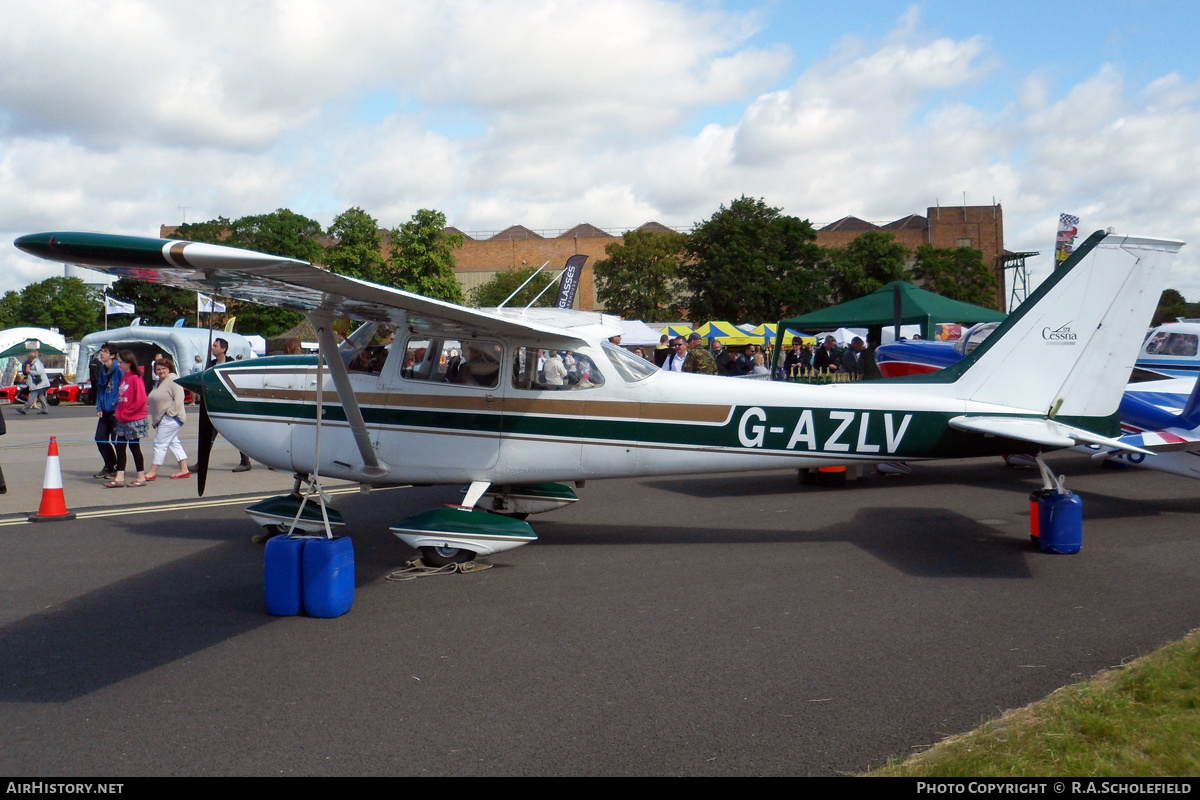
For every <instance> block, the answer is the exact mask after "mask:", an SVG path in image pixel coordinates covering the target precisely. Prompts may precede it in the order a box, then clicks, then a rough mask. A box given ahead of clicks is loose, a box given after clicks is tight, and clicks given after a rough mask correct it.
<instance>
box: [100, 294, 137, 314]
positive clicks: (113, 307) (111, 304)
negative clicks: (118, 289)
mask: <svg viewBox="0 0 1200 800" xmlns="http://www.w3.org/2000/svg"><path fill="white" fill-rule="evenodd" d="M135 311H137V309H136V308H134V305H133V303H122V302H121V301H120V300H118V299H116V298H115V297H109V296H108V295H104V316H108V315H109V314H132V313H133V312H135Z"/></svg>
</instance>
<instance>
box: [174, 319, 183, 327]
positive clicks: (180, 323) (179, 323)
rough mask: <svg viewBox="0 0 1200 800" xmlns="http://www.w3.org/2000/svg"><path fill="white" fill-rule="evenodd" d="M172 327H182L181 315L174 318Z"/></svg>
mask: <svg viewBox="0 0 1200 800" xmlns="http://www.w3.org/2000/svg"><path fill="white" fill-rule="evenodd" d="M174 327H176V328H182V327H183V317H180V318H179V319H177V320H175V325H174Z"/></svg>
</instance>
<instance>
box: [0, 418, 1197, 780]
mask: <svg viewBox="0 0 1200 800" xmlns="http://www.w3.org/2000/svg"><path fill="white" fill-rule="evenodd" d="M60 408H63V407H60ZM5 410H6V411H7V410H8V409H5ZM77 410H78V411H80V412H81V413H82V414H83V416H77V417H70V416H68V415H66V414H64V415H60V416H59V417H58V419H59V422H58V423H57V425H55V426H51V425H49V424H45V423H47V422H48V419H47V418H46V417H42V418H34V419H33V420H27V419H24V418H22V419H19V420H17V421H16V422H14V421H13V420H12V415H8V419H9V431H10V434H9V436H7V437H5V438H4V439H3V440H0V442H2V443H3V445H5V447H3V448H0V463H2V464H3V466H4V470H5V474H6V475H7V476H8V477H9V485H10V487H13V486H14V477H13V474H14V469H13V465H14V464H16V463H21V464H24V465H25V467H26V470H29V469H33V464H34V461H35V459H25V460H21V459H24V456H23V455H21V454H22V453H25V452H26V450H28V449H31V448H32V445H25V449H22V447H21V446H20V445H14V444H13V442H14V441H16V440H21V439H22V437H26V438H29V439H31V440H38V439H39V437H42V436H44V435H45V434H47V433H49V432H50V431H51V427H54V428H55V429H57V430H59V431H61V433H60V434H59V435H60V436H62V437H63V438H64V439H71V438H73V437H75V438H78V435H77V434H76V433H73V432H72V431H73V428H72V426H73V425H74V426H78V425H87V424H90V420H88V419H87V417H86V410H85V409H77ZM54 419H55V417H51V418H49V420H54ZM71 419H75V420H78V421H77V422H71V421H70V420H71ZM43 424H45V425H44V427H42V428H39V429H35V428H34V427H33V426H34V425H43ZM88 435H90V429H89V430H87V431H86V433H85V434H82V438H83V439H85V440H86V438H87V436H88ZM14 437H15V438H14ZM85 444H86V443H85ZM85 444H77V445H72V446H71V447H70V448H67V449H69V450H70V451H71V452H72V453H74V455H71V456H66V455H64V483H65V486H66V494H67V498H68V503H69V504H70V505H72V510H76V511H78V512H79V514H80V519H77V520H74V521H71V522H58V523H48V524H38V525H33V524H27V523H24V522H22V521H21V519H22V517H21V516H20V515H19V514H16V513H9V512H10V511H12V512H15V511H17V510H20V511H27V510H32V509H34V508H36V505H37V502H36V497H33V498H27V497H24V496H21V495H20V494H19V493H18V492H17V491H14V490H12V489H11V488H10V494H9V495H7V496H5V497H4V498H2V499H0V509H2V510H3V515H2V516H0V598H2V602H0V722H2V724H3V730H4V731H5V741H4V747H3V748H0V773H2V774H9V775H14V776H42V777H51V776H83V775H94V776H110V775H111V776H134V775H836V774H844V773H853V772H858V771H862V770H865V769H867V768H869V767H871V766H876V765H878V764H880V763H882V762H884V761H885V760H886V759H887V758H889V757H899V758H902V757H905V756H907V755H908V754H910V753H912V752H915V751H916V750H919V749H921V748H923V747H924V746H927V745H929V744H932V743H934V742H936V741H938V740H939V739H941V738H942V737H944V736H945V735H948V734H951V733H958V732H961V731H964V730H967V729H970V728H972V727H974V726H975V725H977V724H978V723H979V722H981V721H982V720H983V719H984V718H986V717H989V716H992V715H995V714H998V713H1000V712H1001V711H1003V710H1005V709H1007V708H1012V707H1017V706H1021V705H1024V704H1026V703H1028V702H1031V701H1033V700H1037V699H1039V698H1041V697H1044V696H1045V695H1046V694H1048V693H1049V692H1051V691H1053V690H1054V689H1055V688H1057V687H1059V686H1062V685H1064V684H1066V683H1069V682H1071V681H1073V680H1078V679H1080V678H1083V677H1086V676H1089V675H1091V674H1093V673H1094V672H1096V671H1098V670H1101V669H1103V668H1105V667H1108V666H1111V665H1115V664H1119V663H1121V662H1122V661H1125V660H1127V659H1130V658H1133V657H1136V656H1138V655H1141V654H1143V653H1146V652H1148V651H1150V650H1152V649H1154V648H1155V647H1157V646H1159V645H1161V644H1163V643H1164V642H1166V641H1168V640H1171V639H1174V638H1177V637H1180V636H1182V635H1183V634H1185V633H1186V632H1187V631H1189V630H1191V629H1192V628H1194V627H1196V626H1197V625H1200V602H1198V601H1200V582H1197V581H1196V580H1195V575H1196V573H1197V569H1198V567H1200V537H1198V536H1197V534H1196V530H1197V526H1196V520H1197V515H1198V514H1200V498H1198V497H1197V489H1198V488H1200V486H1198V485H1197V484H1196V483H1195V482H1192V481H1188V480H1186V479H1182V478H1177V477H1173V476H1169V475H1164V474H1161V473H1155V472H1150V471H1141V470H1136V471H1135V470H1119V471H1118V470H1107V469H1100V468H1098V467H1097V466H1096V465H1095V464H1094V463H1091V462H1090V461H1089V460H1088V459H1086V458H1084V457H1080V456H1076V455H1074V454H1062V455H1057V456H1054V457H1052V464H1053V465H1054V466H1055V467H1056V468H1057V469H1058V470H1059V471H1062V472H1067V473H1068V475H1069V476H1070V477H1069V478H1068V483H1067V485H1068V488H1071V489H1073V490H1075V491H1077V492H1080V494H1081V496H1082V497H1083V502H1084V518H1085V522H1084V547H1083V550H1082V551H1081V552H1080V553H1079V554H1077V555H1073V556H1051V555H1044V554H1041V553H1038V552H1035V551H1033V550H1031V549H1030V547H1029V544H1028V534H1027V530H1028V528H1027V506H1028V501H1027V496H1028V493H1029V492H1030V491H1031V490H1032V489H1033V488H1036V487H1037V485H1038V480H1037V478H1036V474H1035V472H1034V471H1032V470H1015V469H1009V468H1006V467H1004V466H1003V465H1002V464H1001V462H1000V461H999V460H998V459H976V460H970V461H965V462H936V463H930V464H923V465H918V466H916V468H915V473H914V474H913V475H911V476H906V477H899V476H890V477H884V476H875V477H871V478H867V479H863V480H860V481H858V482H856V483H852V484H850V485H849V486H847V487H846V488H844V489H819V488H815V487H807V486H806V487H800V486H798V485H797V480H796V474H795V472H794V471H779V472H771V473H760V474H736V475H732V474H730V475H716V476H704V477H678V478H657V479H640V480H619V481H606V482H590V483H588V484H587V486H586V487H584V488H582V489H580V490H578V492H579V495H580V497H581V501H580V502H579V503H577V504H575V506H573V507H571V508H567V509H562V510H559V511H555V512H551V513H549V514H545V515H540V516H536V517H532V518H531V519H530V521H531V522H532V523H533V525H534V528H535V530H536V531H537V533H538V535H539V541H538V542H536V543H534V544H531V545H529V546H526V547H523V548H519V549H517V550H513V551H509V552H506V553H501V554H499V555H497V556H494V557H492V558H491V559H490V561H491V562H492V563H494V564H495V567H494V568H493V569H490V570H486V571H483V572H478V573H475V574H470V575H449V576H438V577H430V578H422V579H419V580H416V581H410V582H392V581H388V580H386V576H387V575H388V574H389V573H391V572H392V571H394V570H396V569H397V568H399V567H401V566H402V565H403V562H404V561H405V560H406V559H407V558H411V557H413V556H414V555H415V554H414V553H413V552H412V551H411V550H409V549H408V548H407V547H406V546H404V545H403V544H402V543H400V542H399V540H397V539H395V538H394V537H393V536H392V535H391V534H390V533H389V532H388V530H387V527H388V525H389V524H393V523H394V522H396V521H397V520H399V519H400V518H402V517H404V516H406V515H409V514H412V513H417V512H419V511H423V510H427V509H429V508H432V507H435V506H436V505H437V504H439V503H443V502H450V501H453V500H454V499H455V498H457V497H458V496H459V495H458V488H457V487H433V488H398V489H388V490H382V491H380V490H375V491H372V492H371V493H370V494H360V493H357V492H352V493H347V494H343V495H340V496H339V497H338V498H337V500H336V502H335V505H336V506H338V507H339V508H340V509H341V510H342V511H343V513H344V514H345V516H346V518H347V520H348V522H349V527H350V529H351V530H350V532H351V535H352V537H353V540H354V545H355V557H356V579H357V580H356V582H357V590H356V597H355V604H354V608H353V610H352V611H351V612H350V613H349V614H347V615H345V616H343V617H341V618H338V619H331V620H318V619H309V618H306V617H288V618H276V617H271V616H268V615H267V614H266V612H265V608H264V604H263V597H262V595H263V580H262V546H261V545H256V544H253V543H251V541H250V537H251V536H252V535H253V534H255V533H256V532H257V531H258V528H257V527H256V526H255V525H254V524H253V523H252V522H251V521H250V520H249V519H248V518H247V517H246V516H245V514H243V513H242V511H241V508H242V507H243V506H244V505H246V504H248V502H249V501H248V500H247V499H246V497H245V496H243V495H248V494H249V495H251V496H259V494H258V493H259V492H272V491H283V490H286V489H287V488H288V487H289V486H290V478H289V476H286V475H282V474H280V473H271V472H269V471H267V470H265V469H263V468H261V467H256V469H255V470H253V471H252V472H250V473H248V474H245V475H241V476H232V475H231V474H230V473H228V467H231V466H232V465H233V464H235V463H236V460H237V456H236V453H235V452H232V448H229V450H228V451H227V452H224V453H223V454H222V455H221V459H223V460H222V461H220V462H219V464H220V471H215V472H214V473H213V481H214V483H213V485H214V490H213V491H212V492H210V495H209V497H206V500H209V499H211V500H212V501H214V502H225V503H232V504H230V505H219V506H212V507H181V506H182V505H184V503H185V500H187V501H190V500H191V499H194V492H195V487H194V485H192V484H191V483H189V482H186V481H174V482H168V485H159V484H161V483H162V481H161V479H160V481H159V482H156V484H155V485H152V486H148V487H145V488H144V489H136V490H131V489H124V490H101V489H97V488H95V487H94V486H92V485H90V484H89V483H88V482H89V481H90V480H91V479H90V478H89V477H87V475H90V472H88V470H89V469H90V470H91V471H94V470H95V469H96V468H97V466H98V465H95V462H96V461H98V456H96V455H95V451H94V450H92V451H91V453H90V454H89V453H88V452H86V448H85ZM10 445H11V447H10ZM86 446H89V447H90V445H86ZM40 447H41V448H42V451H41V454H40V456H39V459H36V460H40V462H41V465H43V466H44V459H45V457H44V447H45V445H44V441H43V443H42V444H41V445H40ZM225 447H228V446H227V445H225ZM76 449H78V452H75V451H76ZM188 449H189V452H194V446H191V445H189V448H188ZM89 458H90V459H91V461H90V462H89V461H88V459H89ZM89 463H90V464H92V466H87V465H88V464H89ZM41 470H42V467H41V466H39V467H38V468H37V470H36V472H37V480H36V481H35V482H40V476H41ZM68 473H69V474H68ZM20 480H21V481H25V478H21V479H20ZM93 483H98V482H93ZM180 483H188V485H187V486H186V487H180V486H177V485H173V484H180ZM24 491H26V490H25V489H24V488H22V489H20V492H24ZM166 492H170V493H171V494H170V495H169V496H168V495H167V494H165V493H166ZM176 492H178V493H179V496H178V497H176V495H175V493H176ZM73 496H74V497H77V498H80V500H79V502H76V503H72V497H73ZM93 499H95V500H96V502H93ZM188 505H191V504H190V502H189V503H188ZM104 513H111V514H113V516H96V515H97V514H104ZM6 523H10V524H6Z"/></svg>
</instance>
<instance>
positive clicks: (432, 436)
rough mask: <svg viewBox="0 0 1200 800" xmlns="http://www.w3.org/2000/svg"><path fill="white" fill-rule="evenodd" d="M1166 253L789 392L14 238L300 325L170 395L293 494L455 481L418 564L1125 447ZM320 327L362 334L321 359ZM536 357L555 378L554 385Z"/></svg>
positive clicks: (315, 291) (91, 239)
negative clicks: (786, 485)
mask: <svg viewBox="0 0 1200 800" xmlns="http://www.w3.org/2000/svg"><path fill="white" fill-rule="evenodd" d="M1182 244H1183V243H1182V242H1179V241H1174V240H1164V239H1151V238H1143V237H1134V236H1118V235H1115V234H1111V233H1107V234H1106V233H1104V232H1097V233H1095V234H1093V235H1092V236H1091V237H1090V238H1089V239H1088V240H1087V241H1086V242H1085V243H1084V244H1083V245H1081V246H1080V247H1079V249H1078V250H1077V251H1076V252H1075V254H1074V255H1073V256H1072V257H1071V259H1070V260H1068V261H1067V262H1066V263H1065V264H1064V266H1063V267H1061V268H1060V269H1058V270H1056V271H1055V272H1054V273H1053V274H1052V275H1051V276H1050V277H1049V278H1047V279H1046V280H1045V281H1044V282H1043V283H1042V285H1041V286H1040V287H1039V288H1038V290H1037V291H1036V292H1034V293H1033V294H1032V295H1031V296H1030V297H1029V299H1028V300H1027V301H1026V302H1025V303H1024V304H1022V306H1021V307H1020V308H1018V309H1017V310H1016V311H1014V312H1013V313H1012V314H1010V315H1009V316H1008V318H1007V319H1006V320H1005V321H1004V322H1003V323H1002V324H1001V326H1000V328H999V329H998V330H997V331H996V333H995V334H994V335H992V336H990V337H989V338H988V339H987V340H986V341H985V342H984V343H983V344H981V345H980V346H979V347H978V348H977V349H976V350H975V351H974V352H973V353H972V354H971V355H969V356H968V357H966V358H964V359H963V360H962V361H960V362H959V363H957V364H955V365H954V366H951V367H950V368H948V369H945V370H942V371H940V372H937V373H934V374H930V375H921V376H916V377H911V378H903V379H894V380H886V381H877V382H866V383H850V384H833V385H824V386H812V385H803V384H790V383H764V382H758V381H742V380H737V379H734V378H718V377H713V376H703V375H688V374H678V373H670V372H663V371H660V370H658V369H655V368H654V367H653V365H651V364H649V363H647V362H645V361H643V360H641V359H639V358H637V357H636V356H633V355H632V354H630V353H628V352H626V351H625V350H622V349H620V348H618V347H615V346H613V345H611V344H609V343H608V342H607V339H608V338H609V337H610V336H613V335H616V334H619V333H620V332H621V323H620V320H619V319H616V318H613V317H610V316H605V315H602V314H598V313H592V312H581V311H571V310H555V309H532V308H526V309H493V310H480V309H470V308H464V307H461V306H457V305H454V304H451V303H445V302H441V301H437V300H431V299H428V298H425V297H421V296H419V295H415V294H411V293H408V292H403V291H399V290H396V289H390V288H386V287H381V286H377V285H374V284H370V283H366V282H364V281H360V280H355V279H353V278H348V277H344V276H341V275H336V274H333V273H330V272H328V271H326V270H325V269H323V268H322V267H320V266H317V265H314V264H309V263H307V262H303V261H297V260H293V259H288V258H282V257H278V256H272V255H266V254H263V253H256V252H251V251H246V250H239V249H234V248H229V247H222V246H217V245H210V244H204V243H197V242H185V241H172V240H163V239H144V238H135V237H127V236H112V235H104V234H89V233H41V234H32V235H28V236H22V237H21V238H19V239H17V241H16V246H17V247H18V248H20V249H21V250H23V251H25V252H27V253H31V254H34V255H37V256H40V257H42V258H46V259H50V260H54V261H61V262H65V263H74V264H82V265H84V266H87V267H91V268H93V269H99V270H101V271H104V272H108V273H110V274H114V275H119V276H122V277H129V278H135V279H139V280H144V281H149V282H152V283H161V284H166V285H170V286H175V287H178V288H182V289H190V290H193V291H200V292H204V293H205V294H210V295H211V294H216V295H222V296H227V297H233V298H236V299H240V300H248V301H252V302H256V303H265V304H269V305H276V306H281V307H284V308H289V309H294V310H296V311H301V312H303V313H304V314H305V315H307V317H308V319H309V320H310V321H312V323H313V326H314V327H315V328H316V329H317V331H318V338H319V339H320V343H321V355H320V356H319V357H314V356H279V357H271V358H265V359H254V360H252V361H249V362H234V363H226V364H223V365H221V366H218V367H214V368H212V369H209V370H207V371H205V372H203V373H199V374H197V375H196V376H191V377H189V378H185V379H183V380H181V381H180V382H181V383H184V384H185V385H187V386H188V387H189V388H192V389H193V390H196V391H200V392H202V393H203V397H204V402H205V404H206V409H207V415H202V423H201V424H202V426H203V425H205V424H206V423H205V419H206V418H207V416H209V415H210V416H211V422H212V424H213V425H215V427H216V429H217V430H219V431H220V433H221V434H222V435H223V436H225V438H226V439H228V441H229V442H230V443H232V444H233V445H235V446H236V447H237V448H238V449H239V450H241V451H242V452H245V453H248V454H249V455H250V456H251V457H253V458H254V459H256V460H258V461H261V462H263V463H265V464H267V465H270V466H272V467H275V468H276V469H281V470H285V469H286V470H293V471H295V472H296V473H297V475H298V476H307V479H308V480H309V483H310V490H309V491H310V493H311V492H312V490H313V489H312V487H313V485H314V484H315V485H316V492H317V495H318V496H320V491H319V483H318V481H319V477H320V476H326V477H335V478H342V479H347V480H353V481H359V482H361V483H363V484H367V485H389V484H408V483H421V484H430V483H451V484H455V483H462V484H469V488H468V489H467V492H466V497H465V499H464V501H463V503H462V505H461V506H459V507H450V508H442V509H438V510H435V511H430V512H426V513H424V514H418V515H416V516H414V517H410V518H408V519H406V520H402V521H400V522H398V523H397V525H396V526H394V527H393V528H392V530H393V531H394V532H395V533H396V534H397V535H398V536H399V537H400V538H401V539H403V540H404V541H405V542H407V543H408V544H410V545H412V546H414V547H417V548H420V549H421V551H422V555H423V557H425V560H426V561H427V562H429V563H433V564H439V563H447V562H450V561H465V560H470V559H472V558H474V557H475V555H476V554H490V553H495V552H499V551H501V550H506V549H510V548H513V547H517V546H519V545H522V544H526V543H527V542H530V541H533V540H534V539H536V536H535V535H534V533H533V530H532V528H531V527H530V526H529V525H528V524H527V523H525V522H524V521H523V518H524V516H525V515H527V514H529V513H535V512H539V511H547V510H551V509H553V508H558V507H561V506H563V505H565V504H568V503H571V502H574V501H575V500H576V499H577V498H576V496H575V494H574V492H573V491H572V490H571V488H569V487H568V486H566V485H564V483H563V482H572V481H573V482H577V484H578V483H582V482H583V481H586V480H592V479H598V478H615V477H629V476H648V475H670V474H684V473H704V472H725V471H734V470H770V469H779V468H799V467H810V466H827V465H834V464H849V463H871V462H883V461H899V460H904V461H916V460H921V459H930V458H951V457H967V456H979V455H989V454H998V455H1000V454H1006V453H1020V452H1027V451H1028V450H1029V449H1030V443H1032V444H1034V445H1037V446H1039V447H1040V448H1043V449H1054V448H1062V447H1071V446H1074V445H1079V444H1097V445H1100V446H1103V447H1106V448H1115V449H1119V450H1127V451H1134V452H1145V451H1143V450H1141V449H1139V448H1137V447H1135V446H1132V445H1129V444H1126V443H1123V442H1120V441H1118V440H1117V439H1115V438H1113V437H1114V436H1119V435H1120V427H1119V423H1118V415H1117V406H1118V404H1119V402H1120V400H1121V394H1122V392H1123V391H1124V389H1125V384H1126V382H1127V380H1128V378H1129V373H1130V370H1131V369H1132V367H1133V363H1134V360H1135V358H1136V356H1137V351H1138V346H1139V344H1140V341H1141V332H1142V331H1143V330H1144V329H1145V327H1146V325H1147V324H1148V322H1149V321H1150V317H1151V314H1152V313H1153V311H1154V308H1155V306H1156V304H1157V302H1158V298H1159V294H1160V293H1161V291H1162V289H1163V286H1164V284H1165V281H1166V277H1167V271H1168V265H1169V262H1170V261H1171V257H1172V256H1173V254H1175V253H1176V252H1178V250H1179V248H1180V247H1181V246H1182ZM337 317H349V318H351V319H355V320H361V321H363V322H366V323H368V324H367V325H364V326H362V327H360V328H359V329H358V330H357V331H355V333H354V334H352V335H351V336H350V337H349V338H348V339H347V341H346V342H345V343H344V344H343V345H342V347H341V348H340V350H339V347H338V346H337V344H336V342H335V339H334V335H333V331H332V328H331V325H332V323H333V321H334V319H335V318H337ZM560 360H561V361H563V362H573V365H572V366H573V369H571V370H565V372H566V373H567V375H566V377H558V376H561V375H562V374H563V372H564V370H562V369H560V367H559V365H558V364H556V363H554V362H559V361H560ZM541 363H544V364H545V365H546V366H544V367H543V366H540V364H541ZM326 370H327V371H328V373H329V374H328V375H327V376H326V375H325V374H324V373H325V371H326ZM322 430H324V434H323V435H324V441H323V442H322V433H321V432H322ZM205 438H206V434H205V433H204V431H203V430H202V431H201V442H202V443H203V442H204V440H205ZM208 438H211V437H208ZM206 459H207V453H204V452H202V453H201V460H206ZM1039 460H1040V456H1039ZM1048 474H1049V473H1048V472H1047V471H1046V470H1045V467H1044V464H1043V476H1044V477H1045V476H1048ZM297 487H299V480H298V482H297ZM308 496H309V495H307V494H306V495H305V499H307V497H308ZM285 501H286V498H280V503H279V504H276V505H275V506H274V507H263V506H262V504H260V507H259V508H258V509H257V510H256V511H257V512H258V514H257V516H256V519H258V520H259V521H260V522H264V523H270V522H272V521H275V522H278V523H281V524H287V523H288V522H289V520H290V522H291V523H292V524H293V525H298V526H299V527H303V525H301V524H299V523H305V522H307V523H308V524H310V526H311V527H313V528H319V529H324V530H325V531H327V532H328V530H329V527H328V517H327V515H326V509H325V507H324V504H323V502H322V503H320V511H321V514H320V515H319V516H316V517H315V518H314V517H313V516H312V515H309V516H307V517H306V516H304V514H303V513H302V512H303V511H304V510H305V505H304V503H303V502H301V501H300V500H299V496H298V495H297V497H296V503H293V504H291V505H288V504H287V503H286V502H285ZM268 502H269V501H268ZM297 503H298V505H297ZM248 511H251V512H252V513H254V511H255V510H254V509H248ZM491 512H497V513H491ZM504 515H507V516H504ZM517 518H519V519H517ZM313 519H315V522H313Z"/></svg>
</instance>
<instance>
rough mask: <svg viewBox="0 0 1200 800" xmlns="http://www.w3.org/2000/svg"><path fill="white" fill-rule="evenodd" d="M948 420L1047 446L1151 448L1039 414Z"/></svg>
mask: <svg viewBox="0 0 1200 800" xmlns="http://www.w3.org/2000/svg"><path fill="white" fill-rule="evenodd" d="M949 424H950V427H951V428H957V429H958V430H961V431H973V432H975V433H983V434H990V435H992V436H1003V437H1005V438H1007V439H1020V440H1022V441H1025V442H1033V443H1034V444H1040V445H1044V446H1046V447H1074V446H1076V445H1080V444H1098V445H1100V446H1101V447H1108V448H1114V449H1117V450H1125V451H1127V452H1130V453H1146V454H1147V455H1149V454H1150V451H1149V450H1145V449H1143V448H1141V447H1138V446H1136V445H1133V444H1130V443H1127V442H1126V441H1125V439H1127V438H1130V437H1122V438H1121V439H1110V438H1108V437H1106V436H1098V435H1097V434H1094V433H1092V432H1091V431H1086V430H1084V429H1083V428H1076V427H1075V426H1073V425H1064V424H1063V423H1061V422H1055V421H1054V420H1052V419H1045V418H1041V419H1038V418H1036V417H954V418H953V419H951V420H950V423H949Z"/></svg>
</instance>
